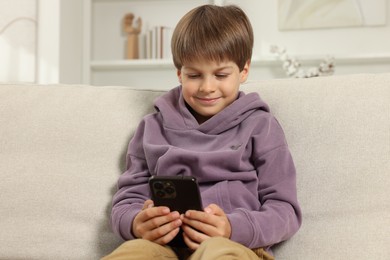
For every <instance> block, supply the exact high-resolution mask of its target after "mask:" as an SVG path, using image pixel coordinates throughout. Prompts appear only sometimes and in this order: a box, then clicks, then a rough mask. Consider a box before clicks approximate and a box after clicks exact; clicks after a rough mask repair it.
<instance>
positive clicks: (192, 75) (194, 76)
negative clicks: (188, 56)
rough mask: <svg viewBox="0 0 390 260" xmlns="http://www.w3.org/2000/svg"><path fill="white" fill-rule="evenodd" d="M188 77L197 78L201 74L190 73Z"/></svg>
mask: <svg viewBox="0 0 390 260" xmlns="http://www.w3.org/2000/svg"><path fill="white" fill-rule="evenodd" d="M187 77H188V78H190V79H197V78H199V77H200V75H199V74H188V75H187Z"/></svg>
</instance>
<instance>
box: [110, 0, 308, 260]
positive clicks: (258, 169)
mask: <svg viewBox="0 0 390 260" xmlns="http://www.w3.org/2000/svg"><path fill="white" fill-rule="evenodd" d="M252 48H253V32H252V27H251V24H250V22H249V20H248V18H247V16H246V15H245V13H244V12H243V11H242V10H241V9H240V8H238V7H236V6H224V7H220V6H213V5H204V6H200V7H198V8H195V9H193V10H191V11H190V12H189V13H187V14H186V15H185V16H184V17H183V18H182V19H181V20H180V21H179V23H178V25H177V26H176V28H175V31H174V33H173V37H172V54H173V61H174V64H175V67H176V68H177V76H178V79H179V82H180V83H181V86H179V87H177V88H174V89H172V90H171V91H169V92H168V93H167V94H165V95H163V96H161V97H160V98H158V99H157V100H156V101H155V107H156V110H157V112H156V113H154V114H151V115H148V116H146V117H144V119H143V121H142V122H141V123H140V125H139V126H138V129H137V131H136V133H135V134H134V136H133V138H132V140H131V141H130V144H129V147H128V153H127V170H126V172H124V173H123V174H122V175H121V176H120V178H119V181H118V188H119V190H118V191H117V193H116V194H115V195H114V198H113V209H112V226H113V229H114V231H115V232H116V233H117V234H119V235H120V236H121V237H122V238H123V239H125V240H128V241H127V242H125V243H124V244H122V245H121V246H120V247H119V248H118V249H117V250H115V251H114V252H113V253H112V254H111V255H109V256H107V257H106V259H159V258H170V259H178V258H179V259H181V258H186V257H190V259H217V258H218V257H223V259H258V258H259V257H261V259H273V257H272V252H271V246H272V245H274V244H276V243H279V242H281V241H283V240H286V239H288V238H290V237H291V236H292V235H293V234H294V233H295V232H296V231H297V230H298V228H299V226H300V223H301V213H300V208H299V204H298V200H297V196H296V182H295V168H294V164H293V161H292V158H291V155H290V152H289V150H288V147H287V144H286V142H285V138H284V133H283V131H282V129H281V127H280V125H279V124H278V122H277V121H276V119H275V118H274V117H273V116H272V115H271V114H270V113H269V109H268V106H267V105H266V104H265V103H264V102H263V101H262V100H261V99H260V98H259V96H258V95H257V94H255V93H250V94H247V95H245V94H244V93H242V92H240V91H239V86H240V84H241V83H243V82H245V80H246V79H247V77H248V73H249V68H250V59H251V56H252ZM152 175H192V176H195V177H196V178H197V180H198V183H199V187H200V191H201V197H202V200H203V205H205V206H206V207H205V208H204V211H194V210H189V211H187V212H186V213H185V214H183V215H180V214H179V213H178V212H170V211H169V209H168V208H167V207H154V206H153V201H151V200H150V199H149V198H150V195H151V194H150V191H149V187H148V179H149V178H150V176H152ZM180 229H182V231H183V237H184V241H185V243H186V245H187V246H188V248H187V249H178V248H171V247H169V246H167V244H168V243H169V242H170V241H171V240H172V239H173V238H174V237H175V236H176V235H177V234H178V232H179V230H180Z"/></svg>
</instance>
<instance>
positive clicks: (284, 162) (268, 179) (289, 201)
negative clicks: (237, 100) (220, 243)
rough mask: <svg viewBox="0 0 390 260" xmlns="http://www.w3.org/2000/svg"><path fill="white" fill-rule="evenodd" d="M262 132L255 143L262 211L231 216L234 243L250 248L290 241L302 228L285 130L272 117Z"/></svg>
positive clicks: (254, 149)
mask: <svg viewBox="0 0 390 260" xmlns="http://www.w3.org/2000/svg"><path fill="white" fill-rule="evenodd" d="M261 129H262V130H261V131H260V132H259V133H258V134H256V135H254V136H253V140H252V145H253V153H252V160H253V162H254V165H255V168H256V171H257V175H258V179H259V185H258V198H259V201H260V204H261V207H260V209H259V210H258V211H250V210H247V209H242V208H240V209H236V210H234V211H233V212H232V213H231V214H229V215H228V217H229V220H230V222H231V225H232V235H231V239H232V240H233V241H236V242H239V243H241V244H243V245H245V246H247V247H249V248H258V247H269V246H272V245H274V244H277V243H279V242H281V241H284V240H287V239H289V238H290V237H292V236H293V235H294V234H295V233H296V232H297V230H298V229H299V227H300V225H301V210H300V207H299V204H298V199H297V191H296V172H295V166H294V163H293V160H292V157H291V154H290V152H289V149H288V146H287V143H286V141H285V137H284V133H283V130H282V129H281V127H280V125H279V123H278V122H277V121H276V119H275V118H273V117H270V118H268V120H267V123H266V124H264V125H263V126H262V127H261Z"/></svg>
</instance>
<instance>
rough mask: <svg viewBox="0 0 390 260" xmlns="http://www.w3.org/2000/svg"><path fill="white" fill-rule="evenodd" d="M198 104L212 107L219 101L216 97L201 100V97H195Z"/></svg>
mask: <svg viewBox="0 0 390 260" xmlns="http://www.w3.org/2000/svg"><path fill="white" fill-rule="evenodd" d="M196 99H197V100H198V101H199V102H200V103H202V104H204V105H212V104H214V103H216V102H218V100H219V99H220V97H217V98H202V97H197V98H196Z"/></svg>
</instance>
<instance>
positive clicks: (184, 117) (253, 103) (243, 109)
mask: <svg viewBox="0 0 390 260" xmlns="http://www.w3.org/2000/svg"><path fill="white" fill-rule="evenodd" d="M181 90H182V87H181V86H179V87H176V88H174V89H172V90H170V91H169V92H167V93H166V94H165V95H163V96H161V97H159V98H157V99H156V100H155V102H154V106H155V109H156V110H157V111H159V112H160V115H161V116H162V121H163V125H164V127H166V128H170V129H175V130H191V129H196V130H198V131H200V132H203V133H205V134H220V133H221V132H224V131H226V130H228V129H230V128H232V127H234V126H236V125H238V124H240V123H241V122H242V121H243V120H245V119H246V118H247V117H248V116H250V115H251V114H252V113H254V112H256V111H265V112H269V107H268V105H267V104H266V103H265V102H263V101H262V100H261V99H260V97H259V95H258V94H257V93H249V94H245V93H244V92H242V91H240V92H239V93H238V97H237V99H236V100H235V101H234V102H233V103H232V104H230V105H229V106H227V107H226V108H225V109H223V110H222V111H221V112H219V113H218V114H216V115H214V116H213V117H211V118H210V119H208V120H207V121H206V122H204V123H203V124H201V125H199V123H198V122H197V120H196V119H195V117H194V116H193V115H192V113H191V111H190V110H189V109H188V108H187V105H186V102H185V101H184V98H183V95H182V91H181Z"/></svg>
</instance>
